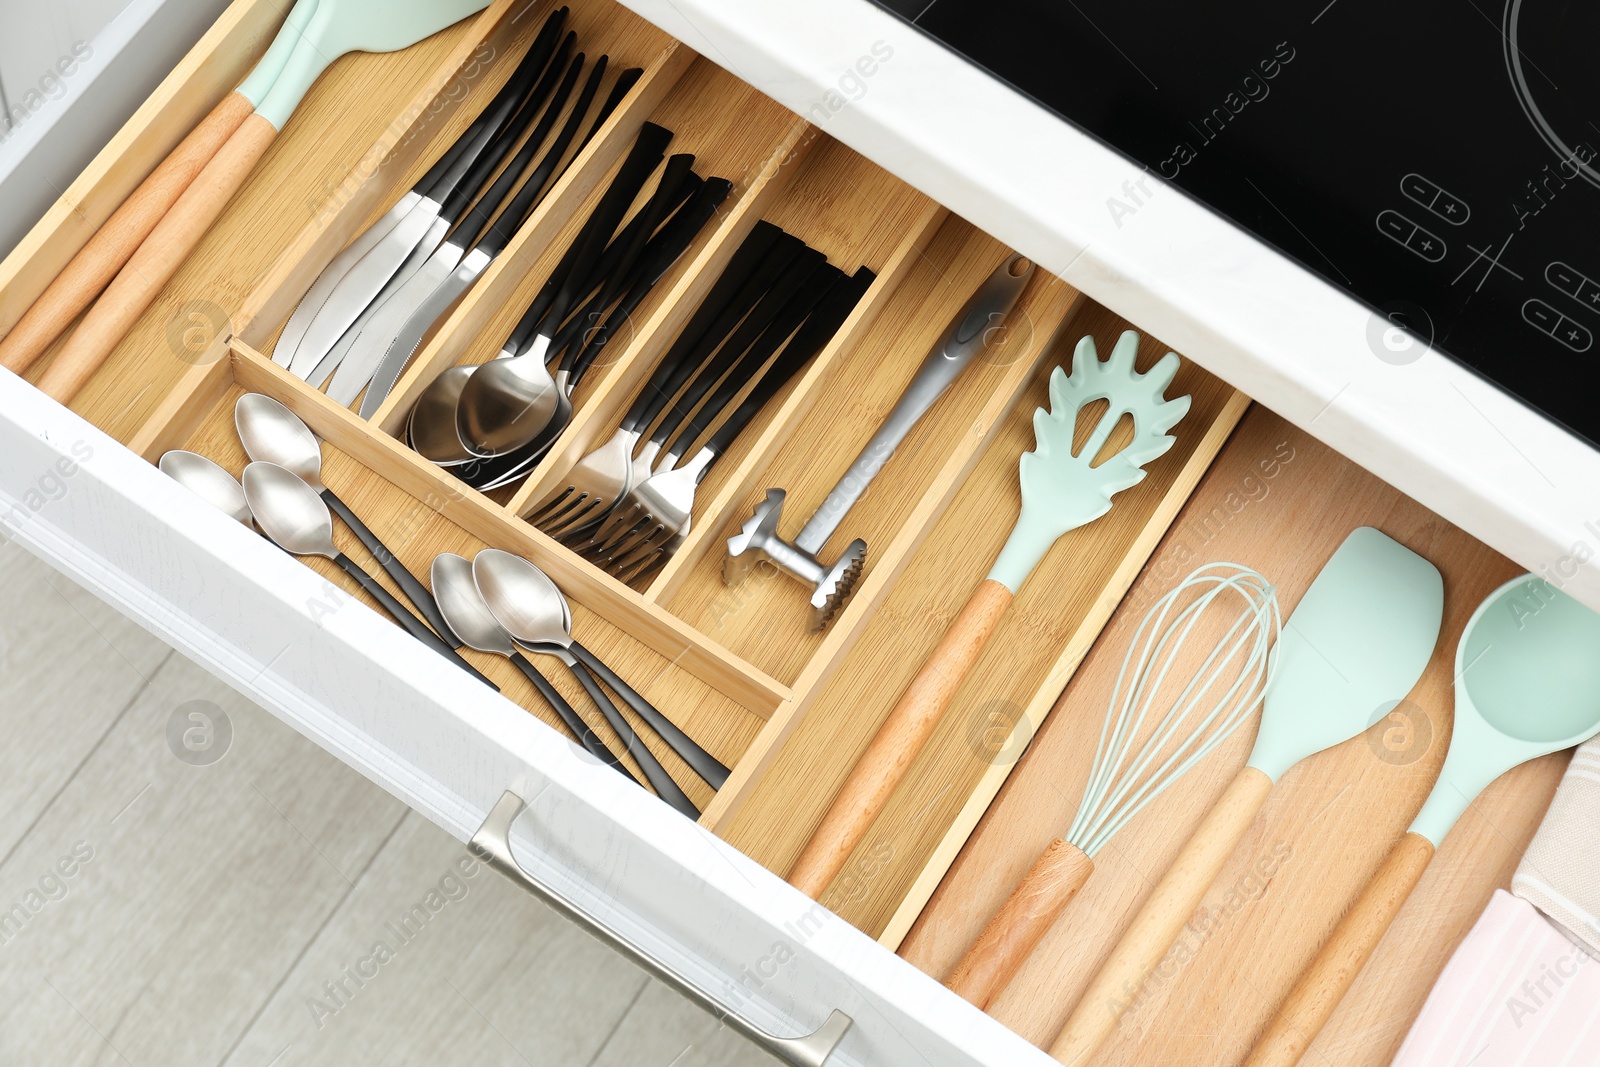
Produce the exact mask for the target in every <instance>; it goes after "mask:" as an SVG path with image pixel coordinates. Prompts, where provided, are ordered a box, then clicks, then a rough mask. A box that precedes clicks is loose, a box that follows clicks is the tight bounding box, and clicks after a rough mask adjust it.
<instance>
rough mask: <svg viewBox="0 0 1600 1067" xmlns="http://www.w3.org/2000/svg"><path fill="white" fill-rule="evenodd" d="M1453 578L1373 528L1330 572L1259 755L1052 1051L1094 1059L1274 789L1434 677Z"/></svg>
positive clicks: (1271, 688)
mask: <svg viewBox="0 0 1600 1067" xmlns="http://www.w3.org/2000/svg"><path fill="white" fill-rule="evenodd" d="M1443 617H1444V582H1443V580H1442V579H1441V578H1440V577H1439V571H1438V569H1437V568H1436V567H1434V565H1433V564H1431V563H1429V562H1428V561H1427V560H1425V559H1423V558H1422V557H1421V556H1419V555H1417V554H1416V553H1415V552H1413V551H1411V550H1410V549H1409V548H1406V547H1405V546H1404V545H1402V544H1400V543H1399V542H1398V541H1395V540H1393V539H1391V538H1389V537H1386V536H1385V535H1383V534H1382V533H1380V532H1378V531H1377V530H1374V529H1373V528H1372V527H1370V526H1362V527H1360V528H1358V529H1356V530H1354V531H1353V532H1352V533H1351V534H1350V536H1349V537H1346V538H1345V539H1344V543H1343V544H1341V545H1340V546H1339V548H1338V550H1337V551H1335V552H1334V554H1333V555H1332V556H1330V557H1329V558H1328V562H1327V563H1325V564H1323V567H1322V570H1321V571H1320V572H1318V574H1317V577H1316V579H1315V580H1313V581H1312V583H1311V586H1310V588H1308V589H1307V590H1306V591H1305V594H1304V595H1303V596H1301V598H1300V602H1299V603H1298V604H1296V605H1295V608H1294V613H1293V614H1291V615H1290V616H1289V620H1288V621H1287V622H1286V623H1284V625H1283V633H1282V635H1281V636H1280V637H1279V638H1278V645H1277V661H1276V664H1275V666H1274V673H1273V676H1272V681H1271V682H1270V683H1269V684H1268V686H1267V694H1266V702H1265V703H1266V706H1265V708H1264V710H1263V711H1262V714H1261V726H1260V729H1258V730H1257V732H1256V742H1255V747H1254V748H1253V749H1252V750H1251V752H1250V759H1249V761H1248V762H1247V763H1246V764H1245V766H1244V767H1242V768H1241V769H1240V771H1239V773H1238V775H1237V776H1236V777H1235V778H1234V780H1233V782H1232V783H1230V784H1229V786H1228V788H1227V790H1226V791H1225V792H1224V793H1223V794H1222V796H1221V798H1220V799H1218V801H1217V803H1216V804H1215V805H1214V806H1213V807H1212V809H1211V811H1210V812H1208V813H1207V814H1206V817H1205V819H1204V820H1203V821H1202V822H1201V823H1200V825H1199V826H1198V827H1197V828H1196V829H1195V832H1194V834H1193V835H1191V836H1190V838H1189V840H1188V841H1186V842H1185V843H1184V846H1183V850H1182V851H1181V852H1179V853H1178V856H1177V858H1176V859H1174V860H1173V862H1172V866H1171V867H1169V868H1168V869H1167V873H1166V874H1165V875H1163V876H1162V879H1161V882H1160V883H1159V884H1158V885H1157V886H1156V888H1155V889H1154V890H1153V891H1152V892H1151V894H1150V896H1149V897H1148V898H1147V899H1146V901H1145V903H1144V906H1143V907H1142V908H1140V909H1139V913H1138V915H1136V916H1134V919H1133V922H1132V923H1131V924H1130V925H1129V926H1128V929H1127V930H1126V931H1125V932H1124V933H1123V935H1122V938H1121V940H1119V941H1118V942H1117V946H1116V948H1114V949H1112V951H1111V955H1110V956H1108V957H1107V958H1106V962H1105V964H1104V965H1103V966H1102V967H1101V968H1100V970H1099V972H1098V973H1097V974H1096V975H1095V976H1094V980H1093V981H1092V982H1091V983H1090V986H1089V989H1088V991H1087V992H1085V993H1084V995H1083V996H1082V997H1081V998H1080V999H1079V1001H1078V1007H1077V1008H1076V1009H1075V1010H1074V1011H1073V1013H1072V1015H1071V1017H1070V1018H1069V1019H1068V1020H1067V1025H1066V1027H1065V1028H1064V1029H1063V1030H1062V1031H1061V1035H1060V1037H1059V1038H1058V1039H1057V1041H1056V1045H1055V1047H1054V1048H1053V1049H1051V1055H1053V1056H1055V1057H1056V1058H1057V1059H1059V1060H1061V1062H1063V1063H1069V1064H1072V1063H1082V1062H1085V1061H1087V1060H1088V1059H1090V1058H1091V1056H1092V1055H1093V1053H1094V1051H1095V1050H1096V1049H1098V1048H1099V1047H1100V1046H1101V1044H1103V1043H1104V1042H1105V1039H1106V1038H1107V1037H1109V1036H1110V1035H1111V1032H1112V1031H1113V1030H1115V1029H1116V1027H1117V1023H1118V1021H1119V1020H1120V1019H1121V1012H1120V1011H1116V1010H1112V1009H1110V1008H1108V1007H1107V1005H1112V1004H1121V1005H1124V1006H1126V1005H1129V1004H1132V1003H1133V1002H1134V1001H1135V1000H1136V999H1137V998H1136V997H1133V996H1129V995H1128V994H1129V992H1130V991H1137V990H1138V989H1139V988H1140V987H1141V986H1142V984H1143V983H1144V981H1145V977H1146V976H1147V975H1149V974H1151V973H1152V972H1153V971H1154V970H1155V968H1156V967H1157V965H1158V964H1160V962H1161V960H1162V958H1163V957H1164V956H1165V955H1166V954H1167V950H1168V949H1170V948H1171V947H1172V944H1173V942H1174V941H1176V940H1177V938H1178V934H1179V932H1180V931H1182V930H1183V927H1184V924H1185V923H1187V922H1188V921H1189V919H1190V918H1191V917H1192V916H1193V915H1194V913H1195V909H1196V908H1198V907H1199V906H1200V903H1201V901H1202V900H1203V899H1204V898H1205V894H1206V890H1207V889H1209V888H1210V886H1211V884H1212V882H1214V881H1216V878H1217V874H1218V872H1219V871H1221V870H1222V865H1223V864H1224V863H1225V862H1227V859H1228V857H1229V856H1231V855H1232V854H1233V851H1234V849H1235V848H1237V847H1238V845H1239V842H1240V841H1241V840H1242V839H1243V838H1244V835H1245V833H1246V831H1248V830H1249V829H1250V824H1251V823H1252V822H1253V821H1254V820H1255V817H1256V813H1257V812H1259V811H1260V810H1261V805H1262V804H1264V803H1265V802H1266V799H1267V793H1268V792H1269V791H1270V790H1271V789H1272V784H1273V782H1275V781H1276V780H1278V779H1279V778H1282V777H1283V774H1284V772H1285V771H1287V770H1288V769H1289V768H1290V767H1292V766H1294V765H1295V764H1296V763H1299V762H1300V761H1301V760H1303V759H1305V758H1306V757H1308V756H1311V755H1313V754H1314V753H1317V752H1321V751H1322V750H1323V749H1325V748H1332V747H1333V746H1334V745H1337V744H1340V743H1341V742H1344V741H1347V740H1349V739H1350V738H1352V737H1355V736H1356V735H1357V734H1360V733H1362V732H1363V731H1365V730H1366V729H1367V727H1368V725H1369V724H1371V722H1372V721H1373V718H1372V717H1373V713H1374V712H1375V711H1378V710H1380V709H1383V708H1385V707H1392V706H1393V705H1395V704H1397V703H1399V701H1400V700H1401V699H1402V698H1403V697H1404V696H1405V695H1406V694H1407V693H1408V692H1410V691H1411V688H1412V687H1413V686H1415V685H1416V684H1417V679H1419V678H1421V677H1422V672H1423V671H1424V670H1425V669H1426V668H1427V666H1428V660H1429V659H1430V658H1431V657H1432V656H1433V649H1434V646H1435V645H1436V644H1438V641H1439V625H1440V622H1441V620H1442V619H1443Z"/></svg>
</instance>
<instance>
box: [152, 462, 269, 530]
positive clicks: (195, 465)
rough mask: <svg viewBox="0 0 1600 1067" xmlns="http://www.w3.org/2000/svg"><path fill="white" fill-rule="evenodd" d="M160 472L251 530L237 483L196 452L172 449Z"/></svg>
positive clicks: (246, 505)
mask: <svg viewBox="0 0 1600 1067" xmlns="http://www.w3.org/2000/svg"><path fill="white" fill-rule="evenodd" d="M156 466H158V467H160V468H161V473H162V474H165V475H166V476H167V477H168V478H171V479H172V480H173V481H175V482H177V483H178V484H179V485H182V486H183V487H184V488H185V489H187V490H189V492H191V493H194V494H195V495H196V496H198V497H199V498H200V499H202V500H204V501H205V502H206V503H207V504H210V505H211V506H212V507H214V508H216V509H217V510H218V511H220V512H222V513H223V514H225V515H227V516H229V517H230V518H234V519H237V520H239V521H240V522H242V523H244V524H245V525H246V526H250V527H252V528H254V520H255V516H254V515H252V514H251V512H250V504H249V502H248V501H246V500H245V498H244V488H243V487H242V486H240V485H239V480H238V479H237V478H235V477H234V476H233V475H231V474H229V473H228V472H227V471H226V470H224V469H223V468H222V467H220V466H218V465H217V464H215V463H213V462H212V461H211V460H209V459H207V458H206V457H204V456H202V455H200V454H198V453H196V452H185V451H184V450H183V449H181V448H174V449H173V450H172V451H170V452H166V453H164V454H163V455H162V457H161V461H160V462H159V463H157V464H156Z"/></svg>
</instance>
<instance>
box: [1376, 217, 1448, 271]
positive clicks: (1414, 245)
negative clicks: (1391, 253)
mask: <svg viewBox="0 0 1600 1067" xmlns="http://www.w3.org/2000/svg"><path fill="white" fill-rule="evenodd" d="M1378 230H1379V231H1380V232H1381V233H1382V234H1383V235H1384V236H1385V237H1388V238H1389V239H1390V240H1392V241H1394V242H1395V243H1396V244H1402V245H1405V246H1406V248H1407V249H1409V250H1410V251H1412V252H1415V253H1416V254H1417V255H1419V256H1421V257H1422V258H1423V259H1425V260H1427V261H1428V262H1429V263H1437V262H1439V261H1440V260H1441V259H1443V258H1444V252H1445V245H1444V240H1443V239H1442V238H1440V237H1438V236H1436V235H1435V234H1431V233H1429V232H1428V231H1427V230H1424V229H1423V228H1422V227H1421V226H1418V225H1417V224H1416V223H1414V222H1412V221H1411V220H1410V219H1408V218H1406V217H1405V216H1404V215H1402V214H1400V212H1398V211H1385V212H1382V213H1381V214H1379V215H1378Z"/></svg>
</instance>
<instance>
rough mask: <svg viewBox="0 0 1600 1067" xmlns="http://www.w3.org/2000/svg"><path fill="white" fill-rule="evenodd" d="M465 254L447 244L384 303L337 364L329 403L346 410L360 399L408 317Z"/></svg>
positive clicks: (453, 243)
mask: <svg viewBox="0 0 1600 1067" xmlns="http://www.w3.org/2000/svg"><path fill="white" fill-rule="evenodd" d="M465 254H466V249H464V248H462V247H461V246H460V245H458V244H456V243H455V242H454V241H446V242H445V243H444V244H442V245H440V246H439V249H438V251H436V252H434V254H433V255H432V256H430V257H428V261H427V262H426V263H424V264H423V265H422V269H421V270H419V271H417V273H416V274H414V275H412V276H411V279H410V280H409V281H407V282H406V283H405V285H403V286H401V287H400V289H399V291H398V292H396V293H395V294H394V295H393V296H391V297H390V298H389V299H388V300H387V301H385V302H384V305H383V306H382V307H381V308H379V309H378V310H377V312H376V313H375V314H374V315H373V316H372V321H370V322H368V323H367V325H366V328H365V329H363V330H362V331H361V334H360V336H358V337H357V338H356V339H355V343H354V344H352V345H351V346H350V351H349V352H347V353H346V354H345V357H344V359H343V360H342V361H340V363H339V369H338V370H337V371H336V372H334V375H333V384H331V385H329V386H328V396H329V397H330V398H331V399H333V400H334V401H336V402H338V403H339V404H341V405H343V406H345V407H349V406H350V404H351V402H352V401H354V400H355V398H356V397H357V396H360V395H361V390H362V388H363V387H364V386H365V385H366V384H367V383H368V382H369V381H371V380H372V375H373V373H374V372H375V371H376V370H377V369H378V364H379V363H380V362H382V360H383V356H384V353H386V352H387V351H388V350H389V347H390V345H391V344H393V343H394V340H395V338H396V337H398V336H399V335H400V331H401V330H402V329H403V328H404V327H405V325H406V323H407V322H409V321H411V316H412V315H414V314H415V313H416V311H417V309H418V308H420V307H422V306H423V305H424V304H425V303H427V301H428V297H430V296H431V295H432V294H433V293H434V291H435V290H437V289H438V288H439V287H440V286H441V285H443V284H444V283H445V281H447V280H448V279H449V278H450V276H451V274H452V273H454V271H455V269H456V267H457V266H458V265H459V264H460V262H461V257H462V256H463V255H465Z"/></svg>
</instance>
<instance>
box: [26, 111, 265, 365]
mask: <svg viewBox="0 0 1600 1067" xmlns="http://www.w3.org/2000/svg"><path fill="white" fill-rule="evenodd" d="M254 110H255V105H254V104H252V103H251V102H250V101H249V100H247V99H245V97H243V96H241V95H240V94H239V93H236V92H235V93H229V94H228V95H227V96H225V97H223V98H222V101H221V102H220V103H219V104H217V106H216V107H215V108H213V109H212V111H211V114H209V115H207V116H206V117H205V119H204V120H203V121H202V122H201V123H200V125H198V126H196V127H195V128H194V129H193V130H190V131H189V135H188V136H187V137H185V138H184V139H183V140H182V141H181V142H179V144H178V147H177V148H174V149H173V150H172V154H171V155H169V156H167V158H166V159H164V160H162V161H161V164H160V166H158V167H156V169H155V170H153V171H151V172H150V174H149V176H148V177H146V178H145V180H144V181H143V182H141V183H140V185H139V188H137V189H135V190H134V191H133V193H132V194H131V195H130V196H129V197H128V198H127V199H126V200H124V201H123V202H122V206H121V207H119V208H117V210H116V211H115V212H113V213H112V215H111V217H110V218H109V219H107V220H106V221H105V223H104V225H102V226H101V227H100V228H99V229H98V230H96V231H95V233H94V236H92V237H90V238H89V241H88V243H87V244H85V245H84V246H83V247H82V248H80V249H79V250H78V254H77V255H75V256H73V257H72V260H71V262H69V263H68V264H67V265H66V266H65V267H64V268H62V270H61V273H60V274H57V275H56V277H55V280H54V281H52V282H51V283H50V285H49V286H48V287H47V288H46V289H45V291H44V292H43V293H41V294H40V295H39V299H37V300H35V301H34V302H33V305H32V306H31V307H29V308H28V310H27V311H26V312H25V313H24V314H23V316H22V318H20V319H18V320H17V324H16V325H15V326H13V327H12V328H11V331H10V332H9V333H7V334H6V336H5V339H4V340H0V364H3V365H4V366H5V368H6V369H7V370H11V371H15V372H16V373H18V374H21V373H22V372H23V371H25V370H27V369H28V368H29V367H31V366H32V365H33V363H34V361H35V360H37V359H38V358H39V357H40V356H41V355H43V354H44V351H45V349H47V348H49V347H50V344H51V342H53V341H54V340H55V339H56V338H57V337H59V336H60V335H61V331H63V330H65V329H66V328H67V326H68V325H69V324H70V323H71V322H72V320H73V319H75V318H77V317H78V316H79V315H80V314H81V313H82V312H83V309H84V308H86V307H88V306H89V304H90V302H91V301H93V300H94V298H95V297H96V296H98V295H100V292H101V290H103V289H104V288H105V287H106V285H107V284H108V283H109V282H110V281H111V279H112V278H114V277H116V274H117V271H119V270H121V269H122V266H123V264H125V263H127V262H128V259H129V257H131V256H132V255H133V253H134V252H135V251H136V250H137V249H138V247H139V246H140V245H141V244H143V243H144V239H145V238H146V237H148V236H150V231H151V230H153V229H155V227H156V223H158V222H160V221H161V219H162V218H163V217H164V216H165V215H166V213H167V212H168V210H170V209H171V207H172V205H173V204H175V203H176V202H177V200H178V197H180V196H182V195H183V192H184V190H185V189H187V188H189V186H190V184H191V183H192V182H193V181H194V179H195V175H197V174H199V173H200V171H201V170H202V169H203V168H204V167H205V165H206V164H207V163H209V162H211V158H212V157H213V156H215V155H216V154H217V151H218V150H219V149H220V148H221V147H222V146H223V145H224V144H225V143H226V142H227V140H228V138H229V137H232V136H233V133H234V131H235V130H237V129H238V128H239V126H240V124H241V123H243V122H244V120H245V119H246V118H248V117H249V115H250V113H251V112H252V111H254Z"/></svg>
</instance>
